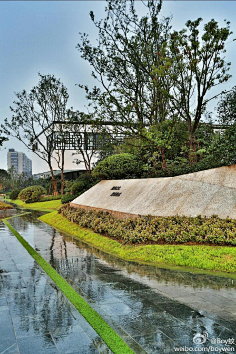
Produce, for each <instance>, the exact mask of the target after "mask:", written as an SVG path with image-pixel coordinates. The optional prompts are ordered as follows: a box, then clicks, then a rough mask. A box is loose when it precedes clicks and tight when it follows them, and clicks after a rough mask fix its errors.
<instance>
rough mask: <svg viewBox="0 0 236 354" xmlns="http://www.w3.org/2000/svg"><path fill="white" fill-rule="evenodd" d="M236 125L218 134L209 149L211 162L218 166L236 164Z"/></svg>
mask: <svg viewBox="0 0 236 354" xmlns="http://www.w3.org/2000/svg"><path fill="white" fill-rule="evenodd" d="M235 151H236V123H234V124H233V125H231V126H229V127H228V128H227V129H225V130H224V132H223V133H221V134H218V135H217V136H216V138H215V140H214V141H213V143H212V145H211V146H210V147H209V150H208V153H209V160H210V161H211V162H212V163H215V164H216V163H217V164H218V166H219V165H221V166H224V165H232V164H235V163H236V153H235Z"/></svg>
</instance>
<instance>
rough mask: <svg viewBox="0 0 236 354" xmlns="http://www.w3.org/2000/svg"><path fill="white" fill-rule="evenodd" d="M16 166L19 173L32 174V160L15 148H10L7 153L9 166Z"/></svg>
mask: <svg viewBox="0 0 236 354" xmlns="http://www.w3.org/2000/svg"><path fill="white" fill-rule="evenodd" d="M12 166H13V167H14V169H15V171H16V172H17V173H24V174H27V175H29V176H31V175H32V161H31V160H30V159H29V158H28V157H27V156H26V155H25V154H24V153H23V152H17V151H15V149H9V151H8V153H7V167H8V169H10V168H11V167H12Z"/></svg>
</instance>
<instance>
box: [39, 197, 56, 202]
mask: <svg viewBox="0 0 236 354" xmlns="http://www.w3.org/2000/svg"><path fill="white" fill-rule="evenodd" d="M59 199H61V195H48V196H46V197H41V198H40V202H49V201H50V200H59Z"/></svg>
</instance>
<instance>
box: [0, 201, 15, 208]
mask: <svg viewBox="0 0 236 354" xmlns="http://www.w3.org/2000/svg"><path fill="white" fill-rule="evenodd" d="M7 209H13V206H12V205H10V204H6V203H4V202H0V210H7Z"/></svg>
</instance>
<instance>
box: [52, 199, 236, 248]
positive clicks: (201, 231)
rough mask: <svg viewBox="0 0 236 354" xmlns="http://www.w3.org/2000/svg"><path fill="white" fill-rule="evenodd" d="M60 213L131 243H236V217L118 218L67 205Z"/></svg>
mask: <svg viewBox="0 0 236 354" xmlns="http://www.w3.org/2000/svg"><path fill="white" fill-rule="evenodd" d="M59 213H61V214H62V215H64V216H65V217H66V218H67V219H68V220H70V221H72V222H75V223H76V224H78V225H80V226H82V227H87V228H89V229H92V230H93V231H95V232H97V233H100V234H102V235H105V236H109V237H112V238H114V239H116V240H117V241H119V242H121V243H128V244H147V243H148V244H158V243H159V244H162V243H169V244H173V243H174V244H176V243H178V244H183V243H189V242H190V243H197V244H215V245H232V246H236V220H232V219H220V218H218V217H217V216H212V217H210V218H207V217H201V216H198V217H195V218H193V217H186V216H170V217H151V216H144V217H137V218H135V219H131V218H126V219H116V218H115V217H113V216H112V215H110V214H109V213H107V212H102V211H99V212H96V211H86V210H85V209H77V208H73V207H70V205H69V204H68V205H63V206H62V207H61V208H60V209H59Z"/></svg>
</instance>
